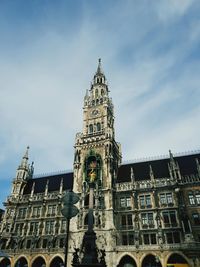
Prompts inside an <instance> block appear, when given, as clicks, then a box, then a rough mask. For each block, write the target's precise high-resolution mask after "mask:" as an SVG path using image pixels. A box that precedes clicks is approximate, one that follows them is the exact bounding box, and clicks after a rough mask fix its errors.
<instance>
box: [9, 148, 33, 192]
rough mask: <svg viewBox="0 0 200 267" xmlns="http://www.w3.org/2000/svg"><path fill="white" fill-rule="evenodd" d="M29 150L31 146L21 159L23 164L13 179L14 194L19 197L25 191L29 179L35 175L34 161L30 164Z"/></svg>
mask: <svg viewBox="0 0 200 267" xmlns="http://www.w3.org/2000/svg"><path fill="white" fill-rule="evenodd" d="M28 151H29V146H28V147H27V149H26V151H25V154H24V156H23V158H22V160H21V164H20V165H19V167H18V168H17V171H16V177H15V178H14V180H13V186H12V196H14V197H18V196H19V195H21V194H22V193H23V189H24V186H25V184H26V182H27V180H28V179H30V178H32V176H33V162H32V165H31V167H30V165H29V164H28Z"/></svg>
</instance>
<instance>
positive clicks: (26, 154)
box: [19, 146, 29, 168]
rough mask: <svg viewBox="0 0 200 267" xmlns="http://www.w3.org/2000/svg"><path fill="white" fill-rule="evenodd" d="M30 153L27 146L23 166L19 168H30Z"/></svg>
mask: <svg viewBox="0 0 200 267" xmlns="http://www.w3.org/2000/svg"><path fill="white" fill-rule="evenodd" d="M28 151H29V146H27V148H26V151H25V154H24V156H23V158H22V161H21V164H20V165H19V168H27V167H28Z"/></svg>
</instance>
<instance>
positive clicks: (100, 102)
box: [0, 61, 200, 267]
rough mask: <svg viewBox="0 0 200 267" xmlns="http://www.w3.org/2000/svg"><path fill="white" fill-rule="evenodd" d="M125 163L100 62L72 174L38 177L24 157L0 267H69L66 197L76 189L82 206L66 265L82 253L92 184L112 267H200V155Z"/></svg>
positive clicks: (102, 243) (102, 244)
mask: <svg viewBox="0 0 200 267" xmlns="http://www.w3.org/2000/svg"><path fill="white" fill-rule="evenodd" d="M133 153H134V152H133ZM121 158H122V156H121V147H120V144H119V143H118V142H116V141H115V130H114V110H113V104H112V100H111V98H110V97H109V90H108V86H107V82H106V78H105V75H104V73H103V71H102V67H101V62H100V61H99V64H98V68H97V71H96V73H95V75H94V78H93V83H92V85H91V89H90V90H89V92H86V95H85V98H84V107H83V131H82V132H81V133H78V134H77V135H76V141H75V152H74V166H73V167H74V169H73V173H72V172H69V173H65V172H63V173H57V174H51V175H45V176H43V177H36V176H33V165H31V166H30V165H29V163H28V148H27V150H26V152H25V155H24V157H23V158H22V161H21V164H20V165H19V167H18V169H17V171H16V175H15V178H14V179H13V181H12V192H11V194H10V196H8V198H7V200H6V201H5V203H4V205H5V214H4V216H3V219H2V222H1V229H0V233H1V240H0V250H2V251H3V252H5V253H7V254H8V255H10V256H11V258H10V259H8V258H2V259H0V266H4V267H8V266H11V267H14V266H15V267H17V266H23V267H25V266H30V267H32V266H33V267H40V266H47V267H53V266H54V267H57V266H58V267H59V266H63V261H64V245H65V238H66V229H67V223H66V220H65V219H64V218H63V216H62V215H61V209H62V197H63V195H64V193H65V192H66V190H70V189H72V188H73V191H74V192H76V193H78V194H79V196H80V201H79V203H78V208H79V214H78V216H76V217H74V218H73V219H72V220H71V223H70V232H69V253H68V266H71V261H72V257H73V253H74V251H75V248H80V255H79V256H80V257H81V256H82V254H81V247H82V240H83V235H84V233H85V231H86V229H87V225H88V207H89V186H88V184H89V182H93V183H94V185H95V186H94V192H93V193H94V194H93V200H92V205H93V209H94V212H93V222H94V230H95V232H96V235H97V247H98V249H99V251H101V250H105V252H106V258H105V259H106V263H107V266H112V267H115V266H118V267H161V266H162V267H166V266H172V265H169V264H170V263H171V264H172V263H174V265H173V266H178V267H180V266H182V267H183V266H184V267H185V266H190V267H199V266H200V152H198V151H197V152H193V153H189V154H182V155H181V154H179V155H173V154H172V152H171V151H170V152H169V156H166V157H162V158H153V159H145V160H141V161H135V162H130V163H122V162H121ZM90 201H91V199H90ZM90 205H91V203H90ZM178 263H179V264H180V265H178ZM175 264H177V265H175Z"/></svg>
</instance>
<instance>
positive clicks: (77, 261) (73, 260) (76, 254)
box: [72, 248, 80, 264]
mask: <svg viewBox="0 0 200 267" xmlns="http://www.w3.org/2000/svg"><path fill="white" fill-rule="evenodd" d="M74 250H75V251H74V253H73V259H72V264H79V255H78V253H79V250H80V249H79V248H74Z"/></svg>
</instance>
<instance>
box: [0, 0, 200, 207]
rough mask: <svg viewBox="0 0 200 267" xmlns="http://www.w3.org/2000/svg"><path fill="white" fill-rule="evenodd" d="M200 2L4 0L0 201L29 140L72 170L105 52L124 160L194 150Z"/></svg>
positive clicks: (40, 164)
mask: <svg viewBox="0 0 200 267" xmlns="http://www.w3.org/2000/svg"><path fill="white" fill-rule="evenodd" d="M199 14H200V1H198V0H197V1H195V0H167V1H166V0H161V1H153V0H140V1H136V0H131V1H129V0H123V1H122V0H121V1H116V0H113V1H112V0H109V1H98V0H95V1H92V0H84V1H82V0H75V1H74V0H73V1H51V0H49V1H47V0H46V1H45V0H44V1H41V0H34V1H27V0H24V1H22V0H21V1H20V0H13V1H6V0H5V1H3V0H2V1H0V38H1V39H0V77H1V78H0V122H1V131H0V146H1V153H0V183H1V189H0V202H1V203H2V202H3V201H4V200H5V198H6V196H7V195H8V194H9V192H10V186H11V181H12V179H13V178H14V176H15V171H16V168H17V166H18V164H19V163H20V160H21V157H22V155H23V153H24V151H25V148H26V146H27V145H29V146H30V161H32V160H33V161H34V162H35V173H36V174H38V173H44V172H45V173H46V172H47V173H49V172H54V171H59V170H65V169H71V168H72V161H73V145H74V139H75V134H76V133H77V132H79V131H81V130H82V105H83V97H84V94H85V91H86V89H88V88H89V86H90V81H91V80H92V76H93V74H94V72H95V71H96V67H97V60H98V58H99V57H101V58H102V64H103V69H104V72H105V74H106V77H107V80H108V83H109V88H110V95H111V97H112V98H113V103H114V106H115V117H116V119H115V127H116V140H117V141H119V142H120V143H121V144H122V154H123V160H131V159H135V158H141V157H148V156H156V155H163V154H167V153H168V150H169V149H171V150H172V152H174V153H176V152H184V151H191V150H198V149H199V147H200V146H199V136H200V127H199V118H200V101H199V99H200V77H199V75H200V74H199V73H200V60H199V59H200V50H199V47H200V16H199Z"/></svg>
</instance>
